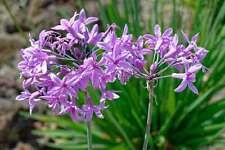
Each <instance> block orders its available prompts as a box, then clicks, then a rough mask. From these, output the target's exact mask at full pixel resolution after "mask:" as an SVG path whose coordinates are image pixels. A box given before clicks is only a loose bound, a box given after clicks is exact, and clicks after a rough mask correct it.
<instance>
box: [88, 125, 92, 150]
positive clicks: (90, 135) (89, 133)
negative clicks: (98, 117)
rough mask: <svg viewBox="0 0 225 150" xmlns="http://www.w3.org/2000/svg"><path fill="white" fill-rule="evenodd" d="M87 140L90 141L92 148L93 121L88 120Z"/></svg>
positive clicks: (90, 148) (89, 146) (89, 144)
mask: <svg viewBox="0 0 225 150" xmlns="http://www.w3.org/2000/svg"><path fill="white" fill-rule="evenodd" d="M87 142H88V150H92V133H91V121H87Z"/></svg>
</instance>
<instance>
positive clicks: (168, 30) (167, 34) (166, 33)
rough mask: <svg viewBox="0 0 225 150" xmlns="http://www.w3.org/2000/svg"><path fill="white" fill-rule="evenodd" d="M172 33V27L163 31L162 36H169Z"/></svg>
mask: <svg viewBox="0 0 225 150" xmlns="http://www.w3.org/2000/svg"><path fill="white" fill-rule="evenodd" d="M172 33H173V29H172V28H168V29H166V30H165V31H164V33H163V35H162V36H170V35H171V34H172Z"/></svg>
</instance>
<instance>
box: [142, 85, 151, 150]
mask: <svg viewBox="0 0 225 150" xmlns="http://www.w3.org/2000/svg"><path fill="white" fill-rule="evenodd" d="M147 89H148V92H149V94H148V115H147V125H146V130H145V137H144V143H143V147H142V150H147V148H148V140H149V137H150V131H151V122H152V102H153V81H147Z"/></svg>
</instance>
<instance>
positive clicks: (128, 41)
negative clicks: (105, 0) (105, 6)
mask: <svg viewBox="0 0 225 150" xmlns="http://www.w3.org/2000/svg"><path fill="white" fill-rule="evenodd" d="M97 20H98V18H96V17H86V15H85V12H84V10H81V11H80V13H79V14H77V13H75V14H74V16H73V17H72V18H71V19H70V20H66V19H61V20H60V24H59V25H57V26H55V27H53V28H51V29H50V30H43V31H42V32H41V33H40V34H39V39H38V40H34V39H32V37H30V43H31V46H30V47H28V48H25V49H22V50H21V56H22V58H23V60H22V61H21V62H20V63H19V64H18V68H19V70H20V74H21V76H22V77H23V79H24V81H23V89H24V91H23V92H22V93H21V94H20V95H19V96H17V100H28V102H29V105H30V113H31V112H32V110H33V108H34V107H35V106H36V105H37V103H38V101H44V102H46V103H47V104H48V107H50V108H51V109H52V110H53V111H54V112H56V113H57V114H59V115H63V114H67V113H69V114H70V115H71V118H72V119H73V120H81V121H82V120H83V121H90V120H91V119H92V117H93V114H95V115H96V116H97V117H99V118H103V115H102V112H101V111H102V110H103V109H105V108H107V106H106V105H105V100H107V99H108V100H114V99H117V98H118V97H119V96H118V95H117V94H116V92H115V91H113V90H108V89H107V84H109V83H112V82H114V81H115V80H117V79H118V80H120V82H121V83H122V84H125V83H126V82H127V80H128V79H129V78H130V77H131V76H138V75H139V73H138V72H137V71H136V70H135V68H137V69H142V68H143V67H144V64H145V60H144V55H145V54H150V53H149V52H148V50H145V49H144V48H143V46H144V45H143V38H142V37H140V39H139V40H138V41H137V42H133V41H132V35H130V34H128V28H127V26H125V27H124V32H123V34H122V36H121V37H117V36H116V33H115V32H116V31H115V30H116V25H115V24H112V25H111V26H109V27H108V29H107V30H106V31H105V32H100V31H99V26H98V24H95V22H96V21H97ZM90 86H91V87H92V88H94V89H95V90H96V92H97V91H100V93H101V96H100V97H99V102H98V103H97V104H96V103H94V102H93V99H92V98H91V96H90V94H89V90H88V88H89V87H90ZM79 93H83V95H84V97H85V102H82V101H80V99H79V98H78V97H79ZM81 103H82V104H81Z"/></svg>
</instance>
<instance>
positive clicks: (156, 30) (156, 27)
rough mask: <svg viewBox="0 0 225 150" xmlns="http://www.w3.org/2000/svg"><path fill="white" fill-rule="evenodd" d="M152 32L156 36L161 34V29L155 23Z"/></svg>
mask: <svg viewBox="0 0 225 150" xmlns="http://www.w3.org/2000/svg"><path fill="white" fill-rule="evenodd" d="M154 33H155V35H156V36H157V37H160V36H161V29H160V26H159V25H158V24H157V25H155V27H154Z"/></svg>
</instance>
